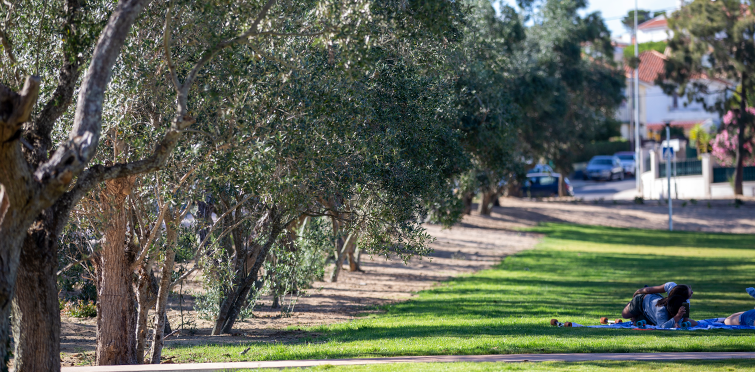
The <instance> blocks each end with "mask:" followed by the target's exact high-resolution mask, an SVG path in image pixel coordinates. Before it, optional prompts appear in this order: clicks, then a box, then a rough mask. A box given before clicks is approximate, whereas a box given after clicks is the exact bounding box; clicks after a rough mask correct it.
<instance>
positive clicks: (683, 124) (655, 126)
mask: <svg viewBox="0 0 755 372" xmlns="http://www.w3.org/2000/svg"><path fill="white" fill-rule="evenodd" d="M705 120H707V119H700V120H672V121H671V126H672V127H680V128H684V129H690V128H692V127H694V126H695V125H697V124H700V123H702V122H704V121H705ZM665 126H666V123H648V124H647V128H648V129H651V130H660V129H663V127H665Z"/></svg>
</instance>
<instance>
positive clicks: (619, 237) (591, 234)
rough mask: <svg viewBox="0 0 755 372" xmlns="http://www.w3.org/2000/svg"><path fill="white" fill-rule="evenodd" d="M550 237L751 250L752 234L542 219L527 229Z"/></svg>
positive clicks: (628, 243)
mask: <svg viewBox="0 0 755 372" xmlns="http://www.w3.org/2000/svg"><path fill="white" fill-rule="evenodd" d="M528 230H529V231H532V232H537V233H542V234H546V235H547V236H548V237H549V238H554V239H563V240H576V241H585V242H594V243H602V244H621V245H644V246H655V247H693V248H714V249H715V248H727V249H753V248H755V235H750V234H724V233H712V232H710V233H709V232H706V233H702V232H689V231H663V230H645V229H631V228H619V227H605V226H587V225H576V224H557V223H551V222H545V223H542V224H540V225H539V226H537V227H534V228H531V229H528Z"/></svg>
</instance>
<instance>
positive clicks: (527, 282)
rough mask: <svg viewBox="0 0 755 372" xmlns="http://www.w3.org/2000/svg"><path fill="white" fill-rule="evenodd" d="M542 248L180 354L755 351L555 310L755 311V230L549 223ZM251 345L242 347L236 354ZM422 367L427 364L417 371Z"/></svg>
mask: <svg viewBox="0 0 755 372" xmlns="http://www.w3.org/2000/svg"><path fill="white" fill-rule="evenodd" d="M533 230H534V231H537V232H541V233H544V234H545V235H546V238H544V239H543V240H542V242H541V243H540V244H539V245H538V246H537V248H536V249H533V250H529V251H525V252H521V253H519V254H517V255H515V256H512V257H508V258H507V259H506V260H504V261H503V262H502V263H501V264H499V265H497V266H496V267H495V268H493V269H490V270H485V271H481V272H478V273H476V274H473V275H467V276H462V277H458V278H455V279H453V280H450V281H448V282H446V283H444V284H443V285H440V286H438V287H437V288H435V289H432V290H428V291H423V292H421V293H420V295H419V296H418V297H417V298H416V299H414V300H412V301H408V302H404V303H400V304H395V305H390V306H386V307H384V308H383V310H384V312H383V313H382V314H378V315H370V316H367V317H364V318H361V319H358V320H354V321H351V322H347V323H341V324H335V325H331V326H324V327H314V328H309V329H307V331H309V332H311V333H310V334H309V335H308V336H306V337H304V338H302V339H300V340H299V341H298V342H294V343H286V344H281V343H277V344H269V343H251V344H248V345H234V346H227V345H204V346H195V345H194V346H190V347H189V346H180V345H171V346H170V347H169V348H168V349H167V350H166V351H165V355H166V356H170V355H172V356H176V361H182V362H189V361H195V362H202V361H240V360H283V359H319V358H352V357H381V356H400V355H437V354H495V353H564V352H570V353H581V352H668V351H753V345H755V333H754V332H752V331H723V330H711V331H696V332H689V331H632V330H608V329H587V328H556V327H551V326H550V325H549V320H550V319H551V318H554V317H555V318H558V319H559V320H561V321H572V322H577V323H581V324H588V325H589V324H597V323H598V319H599V318H600V317H601V316H608V317H610V318H618V317H619V316H620V313H621V309H622V308H623V307H624V305H625V304H626V302H627V301H629V299H630V298H631V295H632V293H634V291H635V290H636V289H637V288H640V287H642V286H643V285H644V284H648V285H658V284H662V283H664V282H666V281H670V280H673V281H675V282H677V283H680V284H689V285H691V286H692V288H693V290H694V291H695V295H694V297H693V298H692V309H691V313H692V317H693V318H695V319H705V318H712V317H721V316H727V315H729V314H732V313H734V312H737V311H742V310H747V309H752V308H753V306H754V305H755V300H753V299H752V298H751V297H750V296H748V295H747V294H746V293H745V291H744V288H745V287H748V286H752V285H753V284H755V276H753V273H755V236H752V235H733V234H711V233H686V232H673V233H671V232H666V231H651V230H632V229H614V228H606V227H589V226H576V225H561V224H547V225H543V226H540V227H538V228H535V229H533ZM247 347H251V349H250V350H249V352H247V353H246V354H244V355H239V353H240V352H241V351H242V350H244V349H245V348H247ZM417 368H424V367H419V366H418V367H417Z"/></svg>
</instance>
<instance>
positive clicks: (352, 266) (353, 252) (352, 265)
mask: <svg viewBox="0 0 755 372" xmlns="http://www.w3.org/2000/svg"><path fill="white" fill-rule="evenodd" d="M347 250H348V251H347V252H348V254H349V271H351V272H355V271H360V272H361V271H362V268H361V267H359V256H358V254H357V251H358V250H359V249H358V248H357V244H356V239H354V242H353V243H351V244H349V246H348V247H347Z"/></svg>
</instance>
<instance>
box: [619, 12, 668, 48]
mask: <svg viewBox="0 0 755 372" xmlns="http://www.w3.org/2000/svg"><path fill="white" fill-rule="evenodd" d="M670 36H671V32H670V31H669V29H668V22H667V21H666V16H665V15H661V16H658V17H655V18H653V19H651V20H649V21H646V22H643V23H641V24H639V25H637V40H639V42H640V44H642V43H647V42H651V41H666V40H668V39H669V37H670ZM617 41H619V42H621V43H623V44H632V33H631V32H627V33H625V34H623V35H621V36H620V37H619V40H617Z"/></svg>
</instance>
